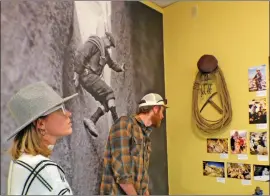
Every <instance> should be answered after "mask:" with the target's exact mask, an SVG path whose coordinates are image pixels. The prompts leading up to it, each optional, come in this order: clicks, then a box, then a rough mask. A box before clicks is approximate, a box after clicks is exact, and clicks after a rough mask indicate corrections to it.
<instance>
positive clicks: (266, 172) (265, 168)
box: [253, 165, 270, 182]
mask: <svg viewBox="0 0 270 196" xmlns="http://www.w3.org/2000/svg"><path fill="white" fill-rule="evenodd" d="M253 176H254V177H253V178H254V180H256V181H263V182H269V181H270V166H269V165H253Z"/></svg>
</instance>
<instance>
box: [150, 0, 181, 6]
mask: <svg viewBox="0 0 270 196" xmlns="http://www.w3.org/2000/svg"><path fill="white" fill-rule="evenodd" d="M150 1H151V2H153V3H155V4H156V5H158V6H159V7H161V8H165V7H167V6H169V5H171V4H173V3H175V2H177V1H179V0H150Z"/></svg>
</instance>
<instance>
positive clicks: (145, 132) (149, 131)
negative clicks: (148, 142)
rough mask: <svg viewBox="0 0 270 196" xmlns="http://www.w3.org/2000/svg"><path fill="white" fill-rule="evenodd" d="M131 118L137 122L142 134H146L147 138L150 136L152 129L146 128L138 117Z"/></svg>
mask: <svg viewBox="0 0 270 196" xmlns="http://www.w3.org/2000/svg"><path fill="white" fill-rule="evenodd" d="M133 118H134V119H135V120H136V121H137V123H138V124H139V126H140V127H141V129H142V131H143V133H144V134H146V135H147V136H148V137H149V136H150V134H151V133H152V131H153V128H152V127H146V126H145V124H144V122H143V121H142V119H141V118H140V116H139V115H137V114H136V115H133Z"/></svg>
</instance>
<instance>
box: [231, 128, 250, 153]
mask: <svg viewBox="0 0 270 196" xmlns="http://www.w3.org/2000/svg"><path fill="white" fill-rule="evenodd" d="M230 150H231V153H232V154H247V131H244V130H233V131H231V135H230Z"/></svg>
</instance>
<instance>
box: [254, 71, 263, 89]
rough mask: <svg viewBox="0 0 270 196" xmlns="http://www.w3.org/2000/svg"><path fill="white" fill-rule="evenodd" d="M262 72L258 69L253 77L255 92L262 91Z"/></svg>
mask: <svg viewBox="0 0 270 196" xmlns="http://www.w3.org/2000/svg"><path fill="white" fill-rule="evenodd" d="M262 77H263V76H262V72H261V70H260V69H259V68H258V69H257V70H256V74H255V76H254V77H253V80H255V85H256V88H257V90H262V84H261V83H262Z"/></svg>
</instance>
